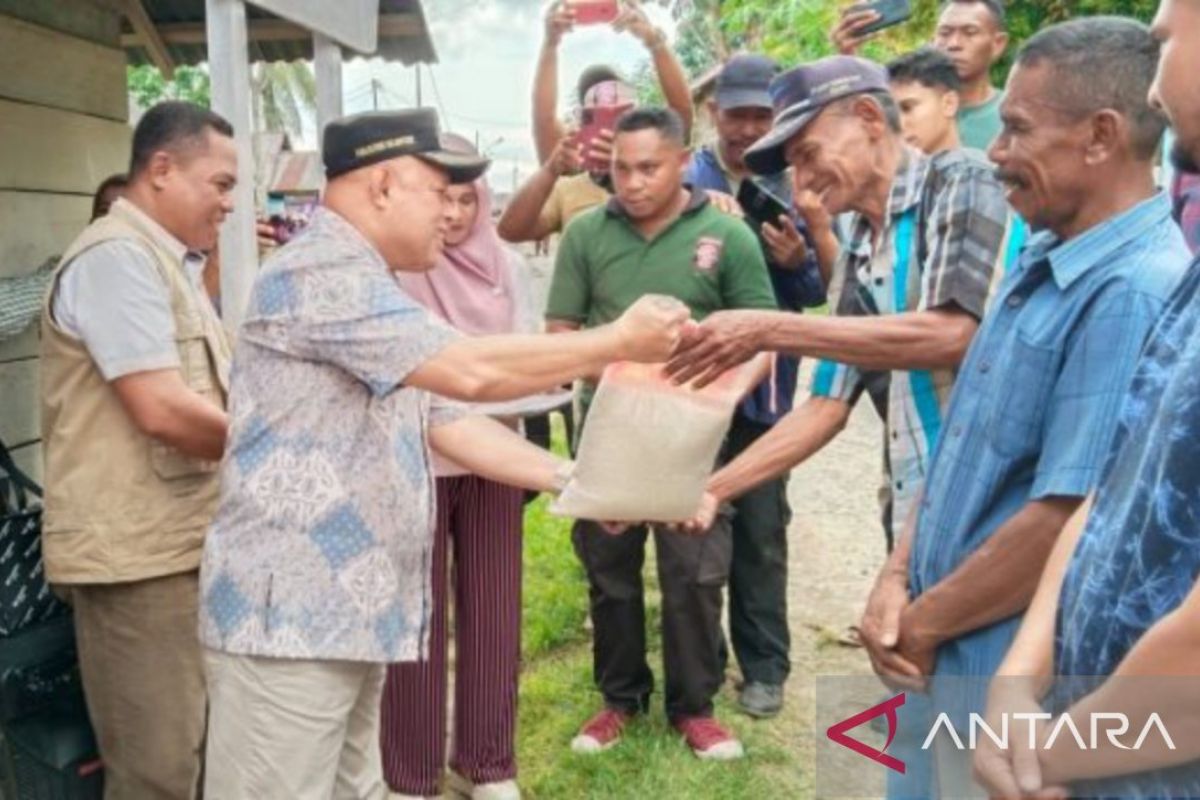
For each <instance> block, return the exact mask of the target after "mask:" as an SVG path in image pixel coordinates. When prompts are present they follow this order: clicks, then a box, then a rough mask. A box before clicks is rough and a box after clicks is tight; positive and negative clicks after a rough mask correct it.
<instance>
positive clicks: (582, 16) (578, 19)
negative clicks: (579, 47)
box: [567, 0, 620, 25]
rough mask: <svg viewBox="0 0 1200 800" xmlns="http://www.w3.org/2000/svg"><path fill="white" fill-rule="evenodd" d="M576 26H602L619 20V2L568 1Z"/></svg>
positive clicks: (599, 0) (612, 0)
mask: <svg viewBox="0 0 1200 800" xmlns="http://www.w3.org/2000/svg"><path fill="white" fill-rule="evenodd" d="M567 4H568V5H569V6H570V8H571V11H572V12H573V13H574V14H575V24H576V25H602V24H604V23H608V22H612V21H613V20H614V19H616V18H617V15H618V14H619V13H620V9H619V8H618V7H617V0H568V3H567Z"/></svg>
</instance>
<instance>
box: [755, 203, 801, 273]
mask: <svg viewBox="0 0 1200 800" xmlns="http://www.w3.org/2000/svg"><path fill="white" fill-rule="evenodd" d="M762 237H763V239H765V240H766V242H767V249H768V250H770V251H771V262H772V263H774V264H775V265H776V266H778V267H783V268H784V269H800V267H802V266H804V261H805V259H807V258H808V243H807V242H805V241H804V237H803V236H801V235H800V231H798V230H796V226H795V225H793V224H792V221H791V220H790V219H788V217H787V215H786V214H780V215H779V220H778V224H777V225H775V224H771V223H769V222H767V223H763V226H762Z"/></svg>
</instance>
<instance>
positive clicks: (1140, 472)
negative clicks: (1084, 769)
mask: <svg viewBox="0 0 1200 800" xmlns="http://www.w3.org/2000/svg"><path fill="white" fill-rule="evenodd" d="M1197 575H1200V259H1198V260H1197V261H1196V263H1194V264H1193V265H1192V267H1191V269H1190V270H1189V272H1188V274H1187V277H1185V278H1184V280H1183V283H1182V284H1181V285H1180V287H1179V290H1178V291H1176V293H1175V295H1174V297H1172V299H1171V303H1170V305H1169V306H1168V308H1167V310H1166V312H1164V314H1163V316H1162V320H1161V321H1160V322H1159V324H1158V326H1157V327H1156V328H1155V329H1154V332H1153V333H1152V334H1151V336H1150V340H1149V341H1148V342H1147V344H1146V349H1145V351H1144V353H1143V355H1142V358H1141V360H1140V361H1139V362H1138V366H1137V371H1136V372H1135V373H1134V377H1133V382H1132V384H1131V386H1130V390H1129V394H1128V396H1127V397H1126V400H1125V403H1124V405H1123V406H1122V409H1121V415H1120V419H1119V420H1118V423H1117V432H1116V434H1115V437H1114V440H1113V446H1112V450H1111V454H1110V459H1109V461H1108V463H1107V464H1106V465H1105V467H1104V472H1103V474H1102V475H1101V477H1100V483H1099V485H1098V486H1097V489H1096V499H1095V504H1094V505H1093V507H1092V513H1091V515H1090V516H1089V517H1088V522H1087V527H1086V528H1085V529H1084V531H1083V534H1082V536H1081V537H1080V540H1079V544H1078V545H1077V546H1076V548H1075V554H1074V555H1073V556H1072V558H1071V562H1070V564H1069V566H1068V567H1067V572H1066V575H1065V576H1064V578H1063V586H1062V590H1061V594H1060V596H1059V602H1058V608H1059V611H1058V620H1057V632H1056V636H1055V655H1054V663H1055V665H1056V671H1057V672H1058V673H1059V674H1062V675H1099V676H1103V675H1110V674H1112V672H1113V671H1114V670H1115V669H1116V667H1117V665H1118V664H1120V662H1121V660H1122V659H1124V658H1125V656H1126V655H1127V654H1128V653H1129V650H1130V649H1131V648H1132V647H1133V645H1134V644H1135V643H1136V642H1137V641H1138V640H1139V639H1140V638H1141V637H1142V636H1143V635H1144V634H1145V633H1146V631H1147V630H1149V629H1150V627H1151V626H1153V625H1154V624H1155V623H1157V622H1158V621H1159V620H1161V619H1162V618H1163V617H1164V616H1166V615H1167V614H1169V613H1170V612H1171V611H1173V610H1175V609H1176V608H1178V607H1179V605H1180V603H1182V602H1183V600H1184V598H1186V597H1187V595H1188V593H1189V592H1191V590H1192V587H1193V585H1194V584H1195V582H1196V578H1197ZM1075 699H1077V698H1076V697H1074V696H1066V697H1063V698H1061V704H1062V705H1068V704H1069V703H1070V702H1073V701H1074V700H1075ZM1073 789H1078V790H1079V791H1078V792H1073V793H1077V794H1081V795H1103V796H1114V797H1196V796H1198V795H1200V770H1198V769H1197V767H1196V765H1195V764H1194V763H1193V764H1192V765H1191V766H1188V767H1181V768H1175V769H1172V770H1164V771H1156V772H1146V773H1140V774H1137V775H1132V776H1127V777H1123V778H1119V779H1114V780H1111V781H1105V782H1103V783H1096V784H1090V785H1080V786H1078V787H1073Z"/></svg>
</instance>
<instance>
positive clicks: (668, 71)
mask: <svg viewBox="0 0 1200 800" xmlns="http://www.w3.org/2000/svg"><path fill="white" fill-rule="evenodd" d="M650 53H651V55H652V56H653V58H654V70H655V72H657V73H658V83H659V86H660V87H662V92H663V99H665V100H666V102H667V106H668V107H670V108H671V109H673V110H674V111H675V113H676V114H678V115H679V117H680V119H682V120H683V130H684V139H685V141H690V137H691V131H692V123H693V121H694V119H695V109H694V108H693V106H692V90H691V87H689V86H688V80H687V74H686V73H685V72H684V71H683V65H682V64H680V63H679V59H678V58H676V57H675V53H674V52H672V51H671V48H670V47H668V46H667V44H666V42H665V41H663V40H662V39H661V38H660V39H659V40H658V41H657V42H656V43H654V44H652V45H650Z"/></svg>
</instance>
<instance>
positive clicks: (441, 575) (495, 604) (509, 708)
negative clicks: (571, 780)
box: [382, 135, 533, 800]
mask: <svg viewBox="0 0 1200 800" xmlns="http://www.w3.org/2000/svg"><path fill="white" fill-rule="evenodd" d="M443 139H444V141H443V145H444V146H446V147H448V148H450V149H455V150H459V151H463V152H474V151H473V148H471V146H470V144H468V143H467V142H466V141H465V140H463V139H461V137H457V136H453V135H446V136H444V137H443ZM448 195H449V198H448V203H447V211H446V217H445V221H446V226H447V229H446V237H445V251H444V252H443V254H442V256H441V258H440V259H439V260H438V264H437V266H436V267H434V269H432V270H430V271H429V272H425V273H401V274H400V275H399V277H398V280H399V281H400V285H401V287H402V288H403V289H404V291H405V292H407V293H408V294H409V295H410V296H412V297H413V298H414V299H415V300H417V301H418V302H419V303H421V304H422V305H424V306H426V307H427V308H429V309H430V310H431V311H433V312H434V313H435V314H437V315H438V316H440V317H441V318H442V319H444V320H446V321H447V322H449V323H450V324H451V325H453V326H454V327H455V328H457V329H458V330H460V331H462V332H463V333H466V334H469V335H487V334H497V333H512V332H514V331H524V330H529V329H530V328H531V327H532V326H531V325H530V324H528V323H527V322H525V320H532V319H533V317H532V314H530V313H529V308H528V304H527V302H526V300H525V298H526V297H527V293H526V291H525V290H524V287H525V285H526V283H525V279H524V273H525V269H526V267H525V264H524V262H523V260H522V259H521V257H520V256H519V255H517V253H516V252H515V251H513V250H510V249H508V248H507V247H506V246H505V245H503V244H502V243H501V241H500V237H499V236H498V235H497V234H496V228H495V225H494V224H493V222H492V198H491V192H490V191H489V189H488V186H487V183H486V182H485V180H484V179H483V178H480V179H479V180H477V181H475V182H474V183H466V184H457V185H453V186H451V187H450V188H449V190H448ZM484 410H486V409H484ZM514 424H515V423H514ZM435 462H436V463H435V473H436V475H437V476H438V477H437V530H436V534H435V536H436V537H437V538H436V541H435V543H434V550H433V580H432V587H433V603H434V606H433V620H432V625H431V628H430V642H429V660H428V661H422V662H417V663H403V664H394V665H392V666H391V667H389V668H388V676H387V685H386V688H385V689H384V695H383V715H382V745H383V748H382V749H383V766H384V775H385V777H386V778H387V782H388V785H389V786H390V787H391V789H392V791H394V792H398V793H399V794H400V795H401V796H410V797H428V796H435V795H440V794H441V793H442V792H443V790H444V787H443V776H444V772H445V769H446V761H445V751H446V695H447V683H448V674H447V656H446V650H447V642H446V627H447V626H446V616H447V615H446V601H447V595H448V586H453V587H454V607H455V616H454V634H455V667H454V673H455V686H454V691H455V693H454V728H453V730H454V739H453V749H452V751H451V755H450V761H449V768H450V770H451V772H450V777H449V781H450V786H451V787H453V788H454V789H455V790H457V791H458V792H459V793H461V794H463V795H466V796H469V797H477V798H496V799H497V800H499V799H500V798H518V797H520V792H519V790H518V789H517V784H516V781H515V778H516V758H515V753H514V738H515V733H516V722H517V719H516V709H517V673H518V668H519V660H520V655H521V533H522V531H521V527H522V499H523V493H522V492H521V490H519V489H513V488H511V487H508V486H504V485H502V484H499V483H495V482H493V481H489V480H485V479H484V478H480V477H478V476H476V475H472V474H470V473H468V472H467V471H466V470H464V469H462V468H461V467H458V466H457V465H456V464H453V463H451V462H447V461H445V460H436V459H435ZM451 554H452V555H453V558H451V557H450V556H451ZM450 562H452V567H453V580H452V581H451V580H450V569H449V568H450V566H451V563H450Z"/></svg>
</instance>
